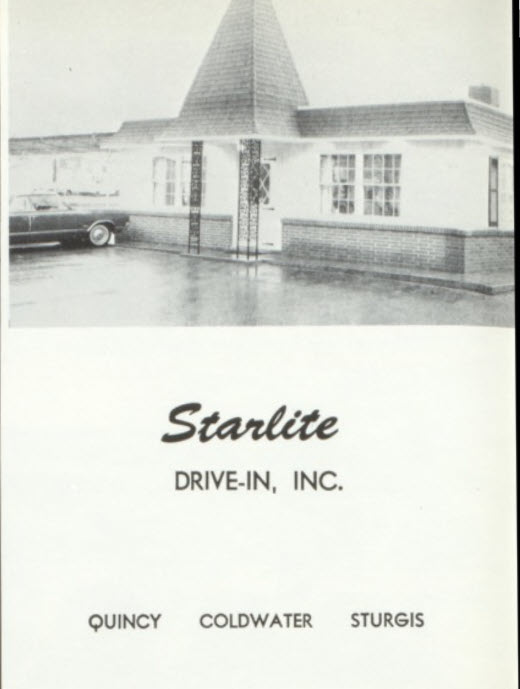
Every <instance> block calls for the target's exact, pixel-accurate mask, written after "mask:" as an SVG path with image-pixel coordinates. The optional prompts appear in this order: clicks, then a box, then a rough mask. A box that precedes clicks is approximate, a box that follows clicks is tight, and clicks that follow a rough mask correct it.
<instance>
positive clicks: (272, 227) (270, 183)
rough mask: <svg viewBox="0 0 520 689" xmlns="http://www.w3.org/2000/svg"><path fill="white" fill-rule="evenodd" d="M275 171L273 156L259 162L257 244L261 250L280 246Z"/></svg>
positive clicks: (279, 247)
mask: <svg viewBox="0 0 520 689" xmlns="http://www.w3.org/2000/svg"><path fill="white" fill-rule="evenodd" d="M277 171H278V168H277V164H276V159H275V158H265V159H264V160H262V162H261V163H260V184H259V210H260V223H259V224H260V227H259V246H260V249H262V250H263V251H280V250H281V248H282V229H281V225H280V216H279V213H278V211H277V194H276V192H277V189H278V185H277Z"/></svg>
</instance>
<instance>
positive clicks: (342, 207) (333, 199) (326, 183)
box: [321, 155, 356, 215]
mask: <svg viewBox="0 0 520 689" xmlns="http://www.w3.org/2000/svg"><path fill="white" fill-rule="evenodd" d="M355 183H356V156H355V155H332V156H331V155H323V156H321V210H322V213H340V214H342V215H351V214H352V213H354V211H355Z"/></svg>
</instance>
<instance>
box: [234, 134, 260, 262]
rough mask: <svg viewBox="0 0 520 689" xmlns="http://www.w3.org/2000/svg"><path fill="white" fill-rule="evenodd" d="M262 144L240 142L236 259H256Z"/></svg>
mask: <svg viewBox="0 0 520 689" xmlns="http://www.w3.org/2000/svg"><path fill="white" fill-rule="evenodd" d="M261 155H262V142H261V141H258V140H257V139H244V140H242V141H241V142H240V161H239V165H240V170H239V175H240V177H239V199H238V232H237V257H240V255H241V254H242V255H244V254H245V255H246V256H247V258H248V259H249V258H251V256H255V257H256V258H258V230H259V227H258V225H259V201H260V187H261V164H260V161H261Z"/></svg>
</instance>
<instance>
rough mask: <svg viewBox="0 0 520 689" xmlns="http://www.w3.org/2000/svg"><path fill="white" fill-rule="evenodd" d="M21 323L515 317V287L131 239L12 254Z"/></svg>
mask: <svg viewBox="0 0 520 689" xmlns="http://www.w3.org/2000/svg"><path fill="white" fill-rule="evenodd" d="M10 264H11V265H10V324H11V325H12V326H14V327H53V326H62V327H63V326H65V327H67V326H81V327H98V326H99V327H110V326H198V325H201V326H202V325H204V326H208V325H209V326H211V325H228V326H231V325H239V326H254V325H271V326H272V325H488V326H502V327H504V326H512V325H513V322H514V295H513V294H512V293H509V294H499V295H493V296H490V295H485V294H478V293H473V292H467V291H463V290H456V289H448V288H445V287H438V286H429V285H420V284H412V283H407V282H399V281H397V280H387V279H381V278H373V277H366V276H359V275H357V276H356V275H342V274H331V273H323V274H319V273H315V272H308V271H305V270H302V269H300V268H297V267H294V266H278V265H269V264H264V263H260V264H258V265H243V264H236V263H230V262H226V261H214V260H200V259H194V258H187V257H185V256H180V255H177V254H173V253H166V252H157V251H147V250H142V249H138V248H130V247H122V246H116V247H109V248H105V249H90V248H83V247H82V248H78V249H62V248H59V247H50V248H49V247H45V248H38V249H19V250H18V249H17V250H13V251H11V253H10Z"/></svg>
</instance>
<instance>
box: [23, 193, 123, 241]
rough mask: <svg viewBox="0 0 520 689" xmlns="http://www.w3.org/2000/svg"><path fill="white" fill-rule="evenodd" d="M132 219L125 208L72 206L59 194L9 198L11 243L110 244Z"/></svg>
mask: <svg viewBox="0 0 520 689" xmlns="http://www.w3.org/2000/svg"><path fill="white" fill-rule="evenodd" d="M128 221H129V217H128V215H126V214H125V213H123V212H122V211H117V210H109V209H107V208H102V209H99V210H93V209H91V208H89V209H81V208H72V207H71V206H70V205H68V204H67V203H66V202H65V200H64V199H63V198H62V197H61V196H60V195H59V194H23V195H17V196H13V197H11V198H10V199H9V243H10V245H11V246H13V245H18V244H34V243H40V242H61V243H62V244H70V243H72V242H74V241H81V240H83V241H86V242H88V243H89V244H90V245H91V246H95V247H101V246H106V245H107V244H108V243H109V241H110V238H111V236H112V235H115V234H117V233H119V232H121V231H122V230H123V229H124V228H125V226H126V225H127V223H128Z"/></svg>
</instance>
